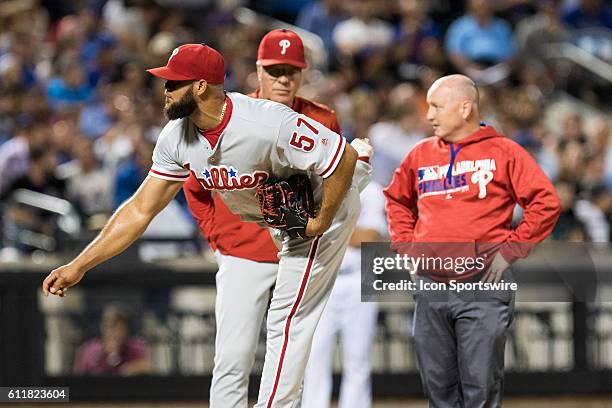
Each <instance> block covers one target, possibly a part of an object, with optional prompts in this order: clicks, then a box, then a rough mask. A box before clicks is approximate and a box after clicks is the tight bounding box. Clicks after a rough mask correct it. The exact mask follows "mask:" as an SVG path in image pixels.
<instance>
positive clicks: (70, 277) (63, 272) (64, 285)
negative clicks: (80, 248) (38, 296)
mask: <svg viewBox="0 0 612 408" xmlns="http://www.w3.org/2000/svg"><path fill="white" fill-rule="evenodd" d="M83 276H85V272H83V271H81V270H79V268H78V267H76V266H75V265H74V264H72V263H69V264H67V265H64V266H60V267H59V268H57V269H54V270H52V271H51V273H50V274H49V275H48V276H47V277H46V278H45V280H44V281H43V284H42V289H43V293H44V295H45V296H49V293H51V294H52V295H57V296H60V297H64V296H66V293H67V291H68V288H69V287H71V286H74V285H76V284H77V283H78V282H79V281H80V280H81V279H83Z"/></svg>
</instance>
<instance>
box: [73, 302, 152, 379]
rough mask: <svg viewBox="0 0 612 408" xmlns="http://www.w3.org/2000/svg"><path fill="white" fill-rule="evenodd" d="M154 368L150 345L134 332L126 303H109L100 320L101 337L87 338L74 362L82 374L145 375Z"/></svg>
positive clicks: (76, 371)
mask: <svg viewBox="0 0 612 408" xmlns="http://www.w3.org/2000/svg"><path fill="white" fill-rule="evenodd" d="M150 372H151V361H150V352H149V346H148V345H147V343H146V342H145V341H144V340H143V339H141V338H138V337H136V336H134V335H133V334H131V327H130V316H129V313H128V311H127V309H126V307H125V306H124V305H121V304H111V305H109V306H107V307H106V308H105V309H104V311H103V313H102V319H101V323H100V337H97V338H94V339H91V340H89V341H88V342H86V343H85V344H84V345H83V346H82V347H81V349H80V350H79V353H78V356H77V358H76V361H75V364H74V373H75V374H78V375H124V376H129V375H142V374H149V373H150Z"/></svg>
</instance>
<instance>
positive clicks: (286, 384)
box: [43, 44, 359, 408]
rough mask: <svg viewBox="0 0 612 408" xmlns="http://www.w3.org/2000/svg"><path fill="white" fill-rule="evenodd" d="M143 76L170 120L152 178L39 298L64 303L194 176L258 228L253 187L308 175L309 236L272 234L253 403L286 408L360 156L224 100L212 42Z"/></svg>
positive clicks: (329, 275)
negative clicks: (262, 355)
mask: <svg viewBox="0 0 612 408" xmlns="http://www.w3.org/2000/svg"><path fill="white" fill-rule="evenodd" d="M149 72H150V73H151V74H153V75H155V76H157V77H160V78H163V79H165V80H166V85H165V87H166V92H165V96H166V104H165V108H164V110H165V112H166V115H167V116H168V118H169V119H170V121H169V122H168V124H167V125H166V126H165V127H164V129H163V130H162V131H161V134H160V136H159V139H158V141H157V144H156V146H155V150H154V152H153V165H152V167H151V170H150V172H149V175H148V176H147V178H146V179H145V180H144V181H143V183H142V185H141V186H140V188H139V189H138V191H137V192H136V193H135V194H134V195H133V196H132V197H131V198H130V199H128V200H127V201H126V202H125V203H124V204H123V205H122V206H121V207H120V208H119V209H118V210H117V211H116V212H115V214H114V215H113V216H112V217H111V219H110V220H109V222H108V223H107V225H106V226H105V227H104V228H103V229H102V231H101V232H100V234H99V235H98V236H97V237H96V238H95V239H94V240H93V241H92V242H91V243H90V244H89V245H88V246H87V247H86V248H85V249H84V250H83V251H82V252H81V253H80V254H79V255H78V256H77V257H76V258H75V259H74V260H73V261H72V262H70V263H68V264H66V265H64V266H61V267H59V268H57V269H55V270H53V271H51V273H50V274H49V276H47V278H46V279H45V280H44V282H43V292H44V293H45V295H48V294H49V293H51V294H55V295H59V296H62V295H65V294H66V290H67V289H68V288H70V287H71V286H73V285H75V284H76V283H77V282H79V281H80V280H81V279H82V278H83V276H84V275H85V273H86V272H87V271H88V270H90V269H91V268H93V267H95V266H96V265H98V264H100V263H102V262H104V261H105V260H107V259H109V258H111V257H112V256H114V255H116V254H118V253H120V252H122V251H123V250H125V249H126V248H127V247H128V246H129V245H130V244H131V243H132V242H134V241H135V240H136V239H137V238H138V237H139V236H140V235H141V234H142V233H143V231H144V230H145V229H146V227H147V225H148V224H149V223H150V222H151V220H152V219H153V218H154V217H155V215H156V214H157V213H159V211H160V210H161V209H163V208H164V207H165V206H166V205H167V204H168V202H169V201H170V200H171V199H172V198H173V197H174V196H175V194H176V193H177V192H178V190H179V189H180V188H181V187H182V185H183V182H185V181H186V180H187V179H188V178H189V175H190V174H191V173H193V174H194V175H195V176H196V177H197V178H198V181H199V182H200V184H201V185H202V187H203V188H205V189H208V190H216V191H217V193H218V194H219V195H220V196H221V198H222V199H223V202H224V203H225V204H227V206H228V208H229V209H230V211H232V212H234V213H235V214H238V215H240V217H241V219H242V220H243V221H254V222H260V223H263V222H264V219H263V217H262V214H261V211H260V207H259V202H258V200H257V198H256V196H255V194H254V193H255V189H256V188H257V186H258V185H259V184H261V183H264V182H266V181H267V180H279V179H287V178H289V177H290V176H292V175H295V174H307V175H309V176H310V181H311V184H312V188H313V193H314V199H315V201H316V203H317V208H318V214H317V216H316V217H311V218H309V219H308V220H307V224H306V227H305V235H306V238H305V239H301V238H293V239H292V238H290V236H289V235H288V234H287V233H285V232H283V233H282V234H281V237H280V238H281V242H280V245H281V250H280V252H279V257H280V262H279V270H278V276H277V279H276V286H275V288H274V292H273V295H272V300H271V304H270V308H269V310H268V337H267V344H266V347H267V352H266V361H265V364H264V369H263V374H262V383H261V387H260V391H259V399H258V403H257V405H256V406H257V407H268V408H271V407H293V406H295V405H296V403H297V401H298V400H299V395H300V387H301V384H302V381H303V373H304V370H305V367H306V363H307V360H308V353H309V351H310V344H311V340H312V336H313V334H314V330H315V327H316V325H317V322H318V320H319V318H320V316H321V313H322V311H323V308H324V306H325V302H326V301H327V298H328V296H329V293H330V291H331V288H332V286H333V283H334V280H335V277H336V274H337V271H338V269H339V267H340V263H341V261H342V256H343V254H344V252H345V250H346V247H347V245H348V241H349V238H350V236H351V233H352V230H353V228H354V226H355V223H356V221H357V217H358V215H359V192H358V188H357V183H356V182H354V181H353V173H354V168H355V163H356V161H357V156H358V154H357V152H356V151H355V149H354V148H353V147H352V146H350V145H349V144H347V143H346V140H345V139H344V138H343V137H342V136H340V135H338V134H337V133H335V132H333V131H331V130H329V129H328V128H326V127H325V126H323V125H321V124H320V123H319V122H317V121H315V120H314V119H310V118H308V117H307V116H304V115H301V114H298V113H297V112H295V111H293V110H291V109H290V108H288V107H287V106H285V105H282V104H279V103H275V102H271V101H266V100H261V99H254V98H250V97H248V96H246V95H242V94H239V93H225V92H224V90H223V82H224V78H225V62H224V59H223V57H222V56H221V54H219V53H218V52H217V51H216V50H214V49H213V48H211V47H209V46H206V45H202V44H185V45H182V46H180V47H178V48H176V49H175V50H174V51H173V52H172V54H171V56H170V58H169V59H168V63H167V64H166V66H163V67H159V68H154V69H150V70H149ZM235 340H236V339H228V341H235Z"/></svg>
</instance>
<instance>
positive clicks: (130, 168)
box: [113, 139, 154, 208]
mask: <svg viewBox="0 0 612 408" xmlns="http://www.w3.org/2000/svg"><path fill="white" fill-rule="evenodd" d="M153 147H154V145H153V144H152V143H151V142H149V141H148V140H146V139H142V140H141V141H140V142H139V143H138V144H137V145H136V147H135V150H134V154H133V155H132V156H131V157H130V158H129V159H128V160H127V161H126V162H125V163H123V164H122V165H121V166H120V167H119V168H118V169H117V177H116V178H115V188H114V190H115V196H114V199H113V207H114V208H117V207H119V206H120V205H121V204H122V203H123V202H124V201H125V200H127V199H128V198H130V197H131V196H132V194H134V193H135V192H136V190H138V187H140V183H142V181H143V180H144V179H145V177H146V176H147V174H148V173H149V169H150V168H151V165H152V161H151V160H152V159H151V157H153Z"/></svg>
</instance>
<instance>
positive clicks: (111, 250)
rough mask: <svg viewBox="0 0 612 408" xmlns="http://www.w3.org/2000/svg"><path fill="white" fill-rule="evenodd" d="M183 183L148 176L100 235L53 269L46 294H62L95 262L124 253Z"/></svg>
mask: <svg viewBox="0 0 612 408" xmlns="http://www.w3.org/2000/svg"><path fill="white" fill-rule="evenodd" d="M181 185H182V182H176V181H167V180H162V179H159V178H155V177H151V176H148V177H147V178H146V179H145V180H144V181H143V183H142V184H141V186H140V188H139V189H138V191H136V193H134V195H133V196H132V197H131V198H130V199H129V200H127V201H126V202H125V203H124V204H123V205H122V206H121V207H119V209H118V210H117V211H116V212H115V214H113V216H112V217H111V218H110V220H109V221H108V223H107V224H106V225H105V226H104V228H103V229H102V231H101V232H100V234H98V236H97V237H96V238H95V239H94V240H93V241H92V242H91V243H90V244H89V245H87V247H86V248H85V249H84V250H83V251H81V253H80V254H79V255H78V256H77V257H76V258H75V259H74V260H73V261H72V262H70V263H68V264H66V265H63V266H60V267H59V268H57V269H54V270H53V271H51V273H50V274H49V275H48V276H47V278H46V279H45V280H44V282H43V293H44V294H45V296H48V295H49V293H51V294H54V295H59V296H63V295H65V294H66V289H68V288H69V287H71V286H74V285H75V284H77V283H78V282H79V281H80V280H81V279H82V278H83V276H84V275H85V273H86V272H87V271H88V270H90V269H91V268H93V267H95V266H96V265H99V264H101V263H102V262H104V261H106V260H107V259H109V258H112V257H113V256H115V255H117V254H119V253H121V252H123V251H124V250H125V249H126V248H127V247H129V246H130V245H131V244H132V243H133V242H134V241H135V240H136V239H138V238H139V237H140V236H141V235H142V234H143V233H144V231H145V230H146V229H147V226H148V225H149V223H150V222H151V220H152V219H153V218H154V217H155V216H156V215H157V214H158V213H159V212H160V211H161V210H162V209H163V208H164V207H166V205H168V203H169V202H170V200H172V198H174V196H175V195H176V193H177V192H178V190H179V189H180V188H181Z"/></svg>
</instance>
